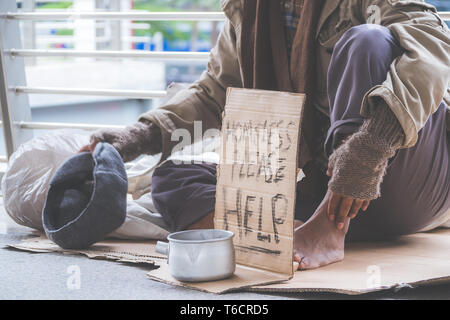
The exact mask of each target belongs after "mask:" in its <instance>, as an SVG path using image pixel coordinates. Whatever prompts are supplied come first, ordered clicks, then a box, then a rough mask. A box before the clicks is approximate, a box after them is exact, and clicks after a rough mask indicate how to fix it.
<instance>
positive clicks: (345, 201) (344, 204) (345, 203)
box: [336, 197, 353, 230]
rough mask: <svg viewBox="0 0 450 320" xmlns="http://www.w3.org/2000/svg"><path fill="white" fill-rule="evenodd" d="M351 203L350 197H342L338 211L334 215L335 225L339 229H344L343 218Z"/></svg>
mask: <svg viewBox="0 0 450 320" xmlns="http://www.w3.org/2000/svg"><path fill="white" fill-rule="evenodd" d="M352 205H353V199H352V198H347V197H345V198H342V200H341V204H340V205H339V213H338V214H337V216H336V226H337V228H338V229H339V230H342V229H344V225H345V218H347V216H348V213H349V211H350V209H351V207H352Z"/></svg>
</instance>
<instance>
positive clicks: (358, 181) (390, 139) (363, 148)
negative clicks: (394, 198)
mask: <svg viewBox="0 0 450 320" xmlns="http://www.w3.org/2000/svg"><path fill="white" fill-rule="evenodd" d="M404 137H405V135H404V132H403V129H402V127H401V125H400V123H399V122H398V120H397V118H396V117H395V115H394V114H393V112H392V111H391V110H390V108H389V107H388V106H387V105H386V104H385V103H383V104H381V105H380V106H378V107H377V109H376V110H375V111H374V112H373V114H372V115H371V117H370V118H369V119H367V120H365V121H364V123H363V125H362V126H361V128H360V130H359V131H358V132H356V133H355V134H353V135H352V136H350V138H348V139H347V140H346V141H345V142H344V143H343V144H342V145H341V146H340V147H339V148H337V149H336V150H335V151H334V152H333V154H332V155H331V157H330V160H329V167H330V168H332V170H333V171H332V177H331V180H330V181H329V183H328V187H329V188H330V190H331V191H333V192H335V193H337V194H340V195H343V196H347V197H351V198H355V199H362V200H373V199H376V198H378V197H380V185H381V182H382V180H383V177H384V175H385V172H386V168H387V165H388V159H389V158H391V157H393V156H394V155H395V152H396V150H397V149H399V148H400V147H401V145H402V143H403V140H404Z"/></svg>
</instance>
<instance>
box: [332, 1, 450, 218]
mask: <svg viewBox="0 0 450 320" xmlns="http://www.w3.org/2000/svg"><path fill="white" fill-rule="evenodd" d="M419 2H420V1H415V2H414V3H413V2H411V3H407V1H401V2H400V1H395V0H389V1H379V0H377V1H373V0H372V1H369V0H364V1H363V2H362V4H363V5H362V11H361V12H362V15H363V16H364V17H365V19H366V20H367V19H369V18H370V20H371V22H374V23H379V24H381V25H384V26H386V27H388V28H389V29H390V30H391V32H392V33H393V34H394V36H395V37H396V38H397V40H398V41H399V43H400V45H401V46H402V48H403V49H404V54H403V55H402V56H400V57H398V58H397V59H396V60H395V61H394V62H393V63H392V65H391V68H390V70H389V72H388V74H387V80H386V81H385V82H384V83H383V84H382V85H381V86H377V87H375V88H373V89H372V90H371V91H370V92H369V93H368V94H367V95H366V97H365V99H364V102H363V110H362V113H363V115H365V116H366V117H367V119H366V120H365V121H364V124H363V125H362V127H361V129H360V130H359V131H358V132H357V133H355V134H354V135H352V136H351V137H350V138H349V139H348V140H347V141H346V142H345V143H344V144H343V145H342V146H341V147H340V148H338V149H337V150H335V152H334V153H333V155H332V156H331V157H330V169H329V172H328V174H329V175H330V176H332V177H331V180H330V183H329V188H330V190H331V191H332V196H331V199H330V203H329V209H328V215H329V216H330V218H331V219H332V220H335V221H336V225H337V226H338V227H339V226H343V225H344V222H345V218H346V217H347V216H348V217H350V218H353V217H355V216H356V214H357V212H358V211H359V209H360V208H363V209H366V208H367V205H368V203H369V201H370V200H373V199H376V198H377V197H379V196H380V184H381V182H382V179H383V177H384V175H385V171H386V167H387V164H388V159H389V158H391V157H392V156H394V155H395V152H396V150H398V149H399V148H401V147H411V146H413V145H414V144H415V143H416V141H417V132H418V131H419V130H420V129H421V128H422V127H423V126H424V125H425V123H426V121H427V120H428V118H429V117H430V116H431V115H432V114H433V113H434V112H435V111H436V109H437V108H438V107H439V105H440V103H441V101H442V99H443V98H444V95H445V93H446V91H447V88H448V84H449V79H450V76H449V75H450V60H449V59H450V45H449V43H450V41H449V32H448V29H447V28H446V26H444V25H443V23H442V21H441V20H439V19H438V18H437V16H436V14H435V12H433V9H432V7H430V6H429V5H427V4H425V3H423V4H421V3H419ZM373 15H375V16H373Z"/></svg>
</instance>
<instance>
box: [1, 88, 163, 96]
mask: <svg viewBox="0 0 450 320" xmlns="http://www.w3.org/2000/svg"><path fill="white" fill-rule="evenodd" d="M9 89H10V90H12V91H14V92H15V93H27V94H61V95H76V96H79V95H81V96H107V97H122V98H129V99H158V98H164V97H166V95H167V91H164V90H115V89H84V88H74V89H66V88H58V87H24V86H17V87H10V88H9Z"/></svg>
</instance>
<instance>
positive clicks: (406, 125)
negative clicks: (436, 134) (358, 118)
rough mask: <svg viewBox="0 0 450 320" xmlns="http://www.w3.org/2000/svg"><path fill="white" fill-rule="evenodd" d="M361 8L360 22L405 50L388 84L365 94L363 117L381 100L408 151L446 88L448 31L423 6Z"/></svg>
mask: <svg viewBox="0 0 450 320" xmlns="http://www.w3.org/2000/svg"><path fill="white" fill-rule="evenodd" d="M361 4H362V7H361V10H362V16H363V18H364V19H365V20H366V21H367V22H370V23H376V24H381V25H383V26H385V27H387V28H388V29H389V30H390V31H391V32H392V34H393V35H394V37H395V38H396V39H397V40H398V42H399V44H400V46H401V47H402V48H403V50H404V53H403V54H402V55H401V56H399V57H398V58H396V59H395V61H394V62H393V63H392V65H391V66H390V69H389V72H388V74H387V78H386V81H384V83H383V84H382V85H380V86H376V87H374V88H372V89H371V90H370V91H369V92H368V93H367V94H366V96H365V98H364V100H363V105H362V110H361V113H362V115H363V116H369V115H370V114H371V112H372V109H373V107H374V106H376V104H377V101H379V99H380V98H381V99H383V100H384V101H385V102H386V103H387V104H388V105H389V107H390V108H391V109H392V111H393V112H394V114H395V115H396V117H397V118H398V120H399V122H400V124H401V126H402V128H403V130H404V132H405V140H404V143H403V145H402V147H403V148H408V147H411V146H413V145H415V143H416V142H417V138H418V132H419V131H420V130H421V129H422V128H423V127H424V125H425V123H426V122H427V120H428V119H429V117H430V116H431V115H432V114H433V113H434V112H435V111H436V110H437V109H438V107H439V105H440V104H441V102H442V100H443V98H444V96H445V95H446V92H447V89H448V87H449V84H450V31H449V29H448V27H447V26H446V24H445V23H444V21H443V20H442V19H441V18H440V17H439V16H438V15H437V12H436V9H435V8H434V7H433V6H431V5H429V4H427V3H426V2H425V1H420V0H411V1H407V0H363V1H362V2H361ZM378 103H379V102H378Z"/></svg>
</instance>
